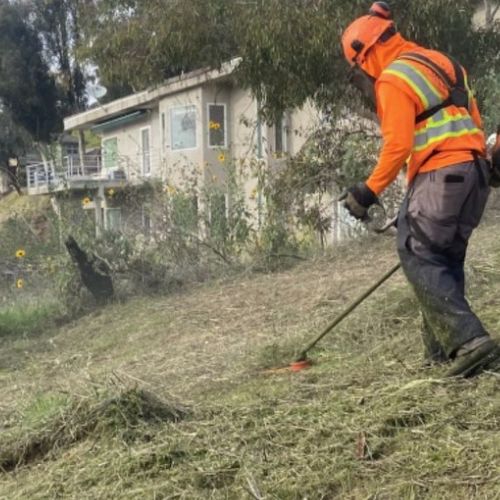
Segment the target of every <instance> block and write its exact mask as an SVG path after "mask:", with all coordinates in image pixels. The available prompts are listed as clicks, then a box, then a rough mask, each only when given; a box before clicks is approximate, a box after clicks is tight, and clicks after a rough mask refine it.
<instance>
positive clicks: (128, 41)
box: [82, 0, 236, 89]
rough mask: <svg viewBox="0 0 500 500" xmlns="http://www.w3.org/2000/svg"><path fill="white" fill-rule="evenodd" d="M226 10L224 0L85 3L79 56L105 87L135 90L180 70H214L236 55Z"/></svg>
mask: <svg viewBox="0 0 500 500" xmlns="http://www.w3.org/2000/svg"><path fill="white" fill-rule="evenodd" d="M90 4H92V5H90ZM232 10H233V2H227V1H226V0H211V1H210V2H206V1H205V0H188V1H185V0H169V1H167V2H166V1H164V0H147V1H143V0H141V1H134V0H125V1H116V0H103V1H101V2H93V3H92V2H89V3H88V5H87V9H86V13H87V18H86V27H87V33H88V35H87V36H88V42H89V43H88V44H87V46H86V47H84V48H82V54H83V56H85V57H90V58H91V59H92V60H94V61H95V62H96V63H97V64H98V66H99V72H100V75H101V76H102V78H103V81H104V82H105V83H106V85H107V84H118V85H122V84H127V85H131V86H132V87H133V88H135V89H137V88H141V87H144V86H145V85H150V84H153V83H157V82H159V81H162V80H163V79H165V78H168V77H169V76H174V75H177V74H179V73H180V72H181V71H187V70H191V69H194V68H199V67H205V66H212V67H217V66H218V65H219V64H220V63H221V62H222V61H224V60H226V59H228V58H230V57H232V56H233V55H234V54H235V53H236V47H235V43H234V41H233V38H232V33H233V31H234V26H232V24H231V23H232V21H233V19H234V17H233V15H232V14H231V12H232ZM123 54H127V57H123ZM139 61H141V63H140V65H141V71H137V68H138V66H137V65H138V63H139Z"/></svg>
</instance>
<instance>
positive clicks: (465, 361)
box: [447, 335, 500, 378]
mask: <svg viewBox="0 0 500 500" xmlns="http://www.w3.org/2000/svg"><path fill="white" fill-rule="evenodd" d="M498 362H500V346H499V345H498V344H497V343H496V342H495V341H493V340H491V338H490V337H488V336H486V335H485V336H482V337H476V338H475V339H472V340H471V341H469V342H467V343H466V344H465V345H464V346H462V347H461V348H460V349H459V350H458V351H457V354H456V361H455V366H454V367H453V368H452V369H451V370H450V371H449V372H448V374H447V376H448V377H463V378H469V377H474V376H475V375H479V374H480V373H482V372H483V371H484V370H487V369H488V368H489V367H491V366H494V365H495V364H496V363H498Z"/></svg>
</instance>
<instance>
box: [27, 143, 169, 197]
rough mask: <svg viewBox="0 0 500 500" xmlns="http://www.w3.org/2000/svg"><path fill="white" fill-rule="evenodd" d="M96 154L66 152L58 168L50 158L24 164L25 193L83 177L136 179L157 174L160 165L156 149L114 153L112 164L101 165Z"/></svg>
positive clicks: (59, 185)
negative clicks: (136, 152)
mask: <svg viewBox="0 0 500 500" xmlns="http://www.w3.org/2000/svg"><path fill="white" fill-rule="evenodd" d="M104 163H105V162H103V159H102V157H101V156H100V155H84V156H83V157H80V156H79V155H69V156H65V157H64V158H63V159H62V165H61V167H60V168H56V166H55V164H54V162H53V161H50V162H45V163H36V164H32V165H28V166H27V167H26V173H27V184H28V193H30V194H37V193H40V192H41V191H51V190H55V189H62V188H63V187H64V186H65V185H67V186H68V187H71V184H72V183H75V182H85V181H99V180H102V181H105V180H114V181H138V180H141V179H144V178H148V177H151V176H158V175H159V174H160V171H161V168H160V164H161V155H160V152H159V151H156V150H151V151H149V152H147V153H139V154H136V155H130V156H124V155H118V156H117V158H116V160H115V161H114V162H113V165H112V166H111V165H105V164H104Z"/></svg>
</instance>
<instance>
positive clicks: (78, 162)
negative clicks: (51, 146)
mask: <svg viewBox="0 0 500 500" xmlns="http://www.w3.org/2000/svg"><path fill="white" fill-rule="evenodd" d="M63 170H64V171H65V173H66V178H67V179H89V178H90V179H95V178H101V176H102V175H103V169H102V160H101V157H100V156H99V155H84V156H83V157H80V156H79V155H71V156H65V157H64V158H63Z"/></svg>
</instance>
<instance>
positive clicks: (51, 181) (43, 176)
mask: <svg viewBox="0 0 500 500" xmlns="http://www.w3.org/2000/svg"><path fill="white" fill-rule="evenodd" d="M26 178H27V185H28V193H29V192H35V193H36V192H37V191H39V190H40V189H41V188H45V189H47V190H48V191H51V190H54V189H56V188H58V187H59V186H60V185H61V184H62V183H63V182H64V179H63V178H62V177H61V176H60V175H58V174H57V172H56V169H55V166H54V163H53V162H45V163H36V164H33V165H28V166H27V167H26Z"/></svg>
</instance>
